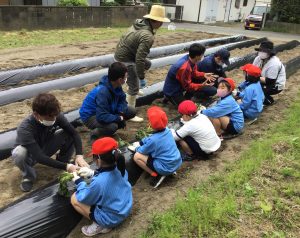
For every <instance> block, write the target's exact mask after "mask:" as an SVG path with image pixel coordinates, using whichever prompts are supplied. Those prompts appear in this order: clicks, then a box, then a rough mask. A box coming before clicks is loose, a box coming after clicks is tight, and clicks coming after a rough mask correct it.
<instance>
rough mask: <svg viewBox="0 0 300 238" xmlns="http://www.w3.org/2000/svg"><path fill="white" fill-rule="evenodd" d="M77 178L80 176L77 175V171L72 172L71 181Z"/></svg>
mask: <svg viewBox="0 0 300 238" xmlns="http://www.w3.org/2000/svg"><path fill="white" fill-rule="evenodd" d="M77 179H80V177H79V176H78V174H77V172H73V178H72V181H73V182H75V181H76V180H77Z"/></svg>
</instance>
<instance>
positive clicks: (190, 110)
mask: <svg viewBox="0 0 300 238" xmlns="http://www.w3.org/2000/svg"><path fill="white" fill-rule="evenodd" d="M178 112H179V113H180V114H181V115H182V120H181V121H182V123H183V126H182V127H181V128H179V129H178V130H176V131H175V130H172V129H171V131H172V134H173V137H174V139H175V140H176V141H177V142H178V143H179V145H180V146H181V148H182V150H183V151H184V152H185V153H184V155H185V156H182V157H183V159H185V160H192V159H193V158H195V157H197V158H203V159H208V155H209V154H211V153H212V152H215V151H216V150H217V149H219V148H220V146H221V140H220V138H219V137H218V135H217V133H216V131H215V128H214V126H213V125H212V123H211V121H210V120H209V119H208V117H207V116H205V115H203V114H201V113H197V106H196V104H195V103H194V102H193V101H191V100H185V101H183V102H182V103H180V104H179V106H178Z"/></svg>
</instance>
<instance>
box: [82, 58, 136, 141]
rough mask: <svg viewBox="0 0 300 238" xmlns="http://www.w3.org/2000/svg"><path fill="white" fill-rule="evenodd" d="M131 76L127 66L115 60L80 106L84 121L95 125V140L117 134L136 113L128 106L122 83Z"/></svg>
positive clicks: (92, 127)
mask: <svg viewBox="0 0 300 238" xmlns="http://www.w3.org/2000/svg"><path fill="white" fill-rule="evenodd" d="M126 79H127V68H126V66H125V65H124V64H123V63H120V62H115V63H113V64H112V65H111V66H110V67H109V69H108V76H104V77H103V78H102V80H101V81H100V83H99V85H98V86H97V87H96V88H94V89H93V90H92V91H91V92H89V93H88V95H87V96H86V98H85V99H84V101H83V103H82V106H81V108H80V110H79V114H80V118H81V120H82V121H83V123H84V124H85V125H86V126H87V127H88V128H89V129H91V130H92V131H91V140H95V139H97V138H99V137H103V136H110V135H113V134H114V133H115V132H116V131H117V130H118V129H120V128H124V127H125V126H126V123H125V121H126V120H129V119H131V118H133V117H135V115H136V111H135V109H134V108H133V107H130V106H128V104H127V101H126V94H125V93H124V91H123V89H122V85H123V84H124V83H125V82H126Z"/></svg>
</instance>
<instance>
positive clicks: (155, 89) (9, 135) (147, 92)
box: [0, 41, 300, 160]
mask: <svg viewBox="0 0 300 238" xmlns="http://www.w3.org/2000/svg"><path fill="white" fill-rule="evenodd" d="M299 44H300V43H299V42H298V41H290V42H288V43H285V44H281V45H278V46H275V50H276V51H277V52H281V51H283V50H289V49H292V48H295V47H297V46H298V45H299ZM255 56H256V53H251V54H248V55H245V56H243V57H237V58H232V59H230V62H231V64H230V65H229V66H228V67H225V70H226V71H229V70H232V69H234V68H237V67H240V66H242V65H244V64H246V63H250V62H252V61H253V60H254V58H255ZM163 85H164V81H162V82H159V83H156V84H154V85H151V86H149V87H147V88H145V89H144V96H142V97H138V98H137V102H136V105H137V106H142V105H147V104H151V103H152V102H153V101H154V100H155V99H157V98H161V97H162V96H163V93H162V88H163ZM65 116H66V117H67V119H68V120H69V121H70V122H73V123H76V120H78V119H79V112H78V109H76V110H74V111H70V112H68V113H66V114H65ZM15 139H16V128H14V129H11V130H9V131H5V132H2V133H0V160H3V159H6V158H8V157H9V156H10V155H11V150H12V148H13V147H14V143H15Z"/></svg>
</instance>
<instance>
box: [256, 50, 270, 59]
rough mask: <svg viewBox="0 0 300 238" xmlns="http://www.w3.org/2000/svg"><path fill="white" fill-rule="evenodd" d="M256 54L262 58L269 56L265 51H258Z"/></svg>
mask: <svg viewBox="0 0 300 238" xmlns="http://www.w3.org/2000/svg"><path fill="white" fill-rule="evenodd" d="M258 56H259V57H260V58H261V59H263V60H264V59H267V58H269V54H268V53H266V52H258Z"/></svg>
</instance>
